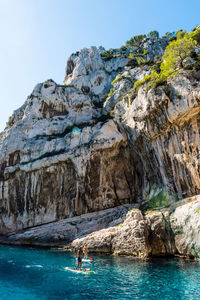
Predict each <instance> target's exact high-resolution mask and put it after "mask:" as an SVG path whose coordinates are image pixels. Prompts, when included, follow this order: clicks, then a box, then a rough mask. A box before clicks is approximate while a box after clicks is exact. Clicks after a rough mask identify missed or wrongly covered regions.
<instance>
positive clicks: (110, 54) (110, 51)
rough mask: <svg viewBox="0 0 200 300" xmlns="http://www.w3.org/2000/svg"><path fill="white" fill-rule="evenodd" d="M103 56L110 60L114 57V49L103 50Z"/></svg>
mask: <svg viewBox="0 0 200 300" xmlns="http://www.w3.org/2000/svg"><path fill="white" fill-rule="evenodd" d="M101 56H102V57H103V58H104V59H105V60H109V59H111V58H113V53H112V50H106V51H104V52H102V53H101Z"/></svg>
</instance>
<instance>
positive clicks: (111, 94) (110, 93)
mask: <svg viewBox="0 0 200 300" xmlns="http://www.w3.org/2000/svg"><path fill="white" fill-rule="evenodd" d="M113 94H114V89H113V88H111V89H110V92H109V94H108V97H112V96H113Z"/></svg>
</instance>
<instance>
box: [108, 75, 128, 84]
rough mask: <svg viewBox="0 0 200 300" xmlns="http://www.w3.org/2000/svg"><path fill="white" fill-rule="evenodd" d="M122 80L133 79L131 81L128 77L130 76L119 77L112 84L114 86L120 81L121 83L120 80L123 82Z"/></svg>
mask: <svg viewBox="0 0 200 300" xmlns="http://www.w3.org/2000/svg"><path fill="white" fill-rule="evenodd" d="M122 79H128V80H130V81H131V79H130V76H128V75H126V76H125V75H122V76H118V77H116V78H115V79H114V80H113V81H112V82H111V84H112V85H113V84H115V83H116V82H118V81H120V80H122Z"/></svg>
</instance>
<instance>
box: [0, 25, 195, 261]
mask: <svg viewBox="0 0 200 300" xmlns="http://www.w3.org/2000/svg"><path fill="white" fill-rule="evenodd" d="M199 133H200V27H198V26H197V27H195V28H194V30H193V31H192V32H191V33H186V32H184V31H182V30H180V31H178V32H177V33H176V34H174V33H167V34H166V35H165V36H163V37H159V35H158V33H157V32H156V31H153V32H150V33H149V34H148V35H140V36H134V37H132V38H131V39H130V40H129V41H127V42H126V45H125V46H122V47H121V48H119V49H110V50H107V51H106V50H105V49H104V48H103V47H99V48H96V47H91V48H89V49H82V50H81V51H80V52H77V53H74V54H72V55H71V56H70V57H69V59H68V61H67V66H66V72H65V78H64V82H63V84H62V85H61V84H56V83H55V82H54V81H53V80H51V79H50V80H47V81H45V82H44V83H39V84H37V85H36V87H35V88H34V90H33V92H32V93H31V94H30V96H28V98H27V100H26V101H25V103H24V104H23V106H22V107H20V108H19V109H18V110H16V111H14V113H13V115H12V116H11V117H10V118H9V121H8V123H7V126H6V128H5V130H4V132H3V133H2V134H1V136H0V243H5V244H17V245H40V246H59V247H60V246H62V247H64V248H65V249H67V250H74V249H77V248H78V247H79V246H80V245H83V244H85V243H87V244H88V249H89V251H93V252H101V253H112V254H115V255H131V256H136V257H141V258H147V257H152V256H169V255H171V256H184V257H190V258H199V256H200V143H199V142H200V139H199Z"/></svg>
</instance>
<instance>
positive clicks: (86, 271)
mask: <svg viewBox="0 0 200 300" xmlns="http://www.w3.org/2000/svg"><path fill="white" fill-rule="evenodd" d="M65 270H68V271H71V272H74V273H82V274H90V273H94V271H91V270H88V269H85V270H76V269H73V268H70V267H65Z"/></svg>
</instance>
